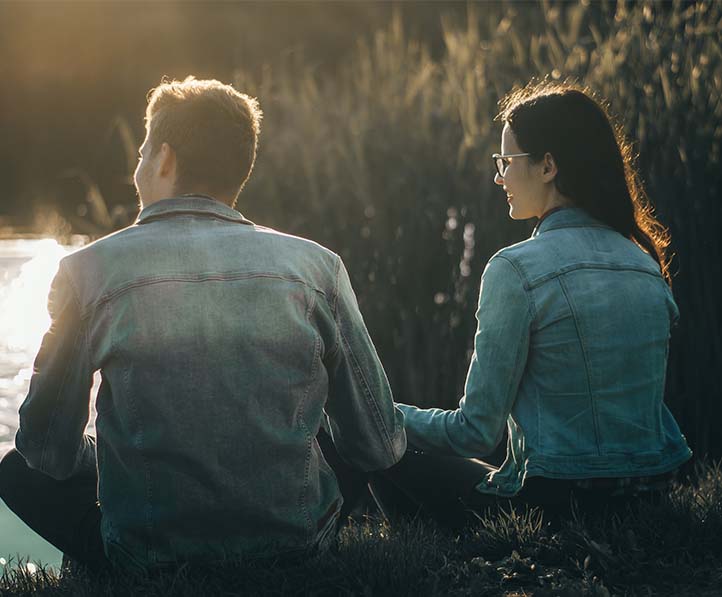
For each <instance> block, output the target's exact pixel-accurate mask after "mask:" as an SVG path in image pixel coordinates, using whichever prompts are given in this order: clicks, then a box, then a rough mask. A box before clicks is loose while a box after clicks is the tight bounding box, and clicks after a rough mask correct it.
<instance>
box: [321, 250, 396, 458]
mask: <svg viewBox="0 0 722 597" xmlns="http://www.w3.org/2000/svg"><path fill="white" fill-rule="evenodd" d="M335 286H336V287H335V290H334V297H333V300H332V303H333V304H332V306H331V308H332V311H333V314H334V320H335V322H334V323H335V325H334V327H335V336H336V341H335V346H334V347H333V349H332V350H330V351H329V354H328V355H327V356H326V357H325V359H324V362H325V365H326V370H327V373H328V378H329V392H328V400H327V402H326V407H325V410H326V413H327V415H328V418H329V425H330V431H331V437H332V438H333V441H334V444H335V446H336V449H337V450H338V452H339V454H340V455H341V456H342V457H343V458H344V460H346V461H347V462H349V463H350V464H353V465H356V466H358V467H359V468H361V469H362V470H365V471H373V470H380V469H385V468H389V467H390V466H392V465H394V464H395V463H396V462H398V461H399V460H400V459H401V457H402V456H403V454H404V452H405V451H406V434H405V432H404V418H403V415H402V414H401V411H400V410H399V409H397V408H396V407H395V406H394V401H393V396H392V394H391V388H390V387H389V382H388V380H387V378H386V373H385V372H384V368H383V366H382V365H381V361H380V360H379V357H378V354H377V353H376V349H375V347H374V345H373V342H372V341H371V338H370V337H369V333H368V331H367V329H366V325H365V324H364V320H363V317H362V316H361V313H360V311H359V308H358V304H357V302H356V295H355V294H354V292H353V289H352V288H351V282H350V280H349V277H348V273H347V272H346V268H345V267H344V265H343V263H342V262H341V260H340V258H339V259H338V262H337V264H336V284H335Z"/></svg>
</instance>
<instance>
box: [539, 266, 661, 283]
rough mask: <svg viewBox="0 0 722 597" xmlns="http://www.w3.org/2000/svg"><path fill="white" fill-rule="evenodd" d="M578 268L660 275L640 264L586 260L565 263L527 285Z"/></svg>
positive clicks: (656, 276) (658, 276) (550, 278)
mask: <svg viewBox="0 0 722 597" xmlns="http://www.w3.org/2000/svg"><path fill="white" fill-rule="evenodd" d="M580 269H600V270H606V271H620V272H638V273H642V274H647V275H648V276H652V277H654V278H661V277H662V276H661V274H660V273H658V272H653V271H649V269H647V268H644V267H641V266H635V265H623V266H618V265H612V264H605V263H590V262H587V263H575V264H574V265H566V266H564V267H560V268H558V269H555V270H554V271H553V272H550V273H548V274H544V275H543V276H540V277H538V278H535V279H534V280H533V281H531V282H529V287H530V288H536V287H537V286H541V285H542V284H543V283H544V282H548V281H549V280H553V279H554V278H558V277H559V276H563V275H564V274H567V273H569V272H572V271H576V270H580Z"/></svg>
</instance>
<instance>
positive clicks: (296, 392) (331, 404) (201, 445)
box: [0, 77, 406, 569]
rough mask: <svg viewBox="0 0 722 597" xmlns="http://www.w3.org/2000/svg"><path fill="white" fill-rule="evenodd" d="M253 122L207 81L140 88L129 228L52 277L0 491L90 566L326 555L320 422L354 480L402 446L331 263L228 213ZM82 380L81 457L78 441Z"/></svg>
mask: <svg viewBox="0 0 722 597" xmlns="http://www.w3.org/2000/svg"><path fill="white" fill-rule="evenodd" d="M260 120H261V112H260V110H259V107H258V104H257V103H256V101H255V100H253V99H251V98H249V97H247V96H246V95H243V94H241V93H239V92H237V91H236V90H234V89H233V88H232V87H231V86H229V85H224V84H222V83H220V82H218V81H200V80H196V79H194V78H192V77H189V78H187V79H186V80H185V81H182V82H180V81H173V82H166V83H163V84H161V85H160V86H159V87H157V88H156V89H154V90H153V91H152V92H151V94H150V96H149V102H148V107H147V112H146V129H147V135H146V138H145V141H144V142H143V145H142V146H141V148H140V161H139V163H138V167H137V169H136V171H135V176H134V181H135V185H136V187H137V190H138V194H139V196H140V204H141V205H140V206H141V211H140V214H139V216H138V219H137V221H136V222H135V224H134V225H132V226H130V227H128V228H126V229H124V230H121V231H119V232H117V233H115V234H112V235H110V236H108V237H106V238H104V239H101V240H99V241H97V242H95V243H93V244H91V245H89V246H88V247H86V248H84V249H82V250H80V251H77V252H76V253H74V254H72V255H70V256H68V257H66V258H65V259H64V260H63V261H62V262H61V264H60V268H59V271H58V273H57V275H56V277H55V280H54V281H53V284H52V288H51V292H50V297H49V310H50V314H51V319H52V324H51V328H50V330H49V332H48V333H47V334H46V336H45V338H44V340H43V344H42V347H41V349H40V351H39V353H38V356H37V359H36V361H35V370H34V374H33V377H32V380H31V383H30V391H29V394H28V396H27V399H26V400H25V402H24V403H23V405H22V406H21V408H20V427H19V430H18V433H17V437H16V448H17V451H11V452H10V453H9V454H8V455H6V457H5V458H4V459H3V461H2V463H1V464H0V495H1V496H2V497H3V498H4V499H5V501H6V502H7V503H8V505H9V507H10V508H11V509H13V510H14V511H15V512H16V513H18V515H19V516H20V517H21V518H23V519H24V520H25V521H26V522H27V523H28V524H29V526H31V527H32V528H34V529H35V530H36V531H37V532H39V533H40V534H41V535H43V536H44V537H46V538H47V539H48V540H49V541H50V542H51V543H53V544H55V545H56V546H57V547H58V548H59V549H61V550H62V551H63V552H65V553H66V554H67V555H68V556H69V557H71V558H73V559H74V560H78V561H80V562H83V563H85V564H87V565H89V566H91V567H103V566H104V565H106V564H107V563H108V562H110V563H113V564H117V565H119V566H121V567H132V568H144V569H147V568H152V567H156V566H162V565H166V564H174V563H178V562H183V561H194V562H195V561H220V560H226V559H234V558H240V557H246V556H277V555H282V554H286V555H288V554H305V553H307V552H309V551H312V550H315V549H318V548H323V547H325V546H326V545H328V544H329V542H330V540H331V539H332V538H333V536H334V535H335V530H336V528H337V526H338V524H337V523H338V520H339V516H340V514H339V513H340V509H341V505H342V501H343V500H342V497H341V493H340V490H339V485H338V482H337V479H336V475H334V472H333V470H332V469H331V467H330V466H329V464H328V463H327V462H326V459H325V458H324V454H323V453H322V452H321V449H320V447H319V440H317V434H319V430H320V429H321V427H322V423H323V424H324V425H326V421H327V424H328V428H329V431H330V433H331V436H332V438H333V444H335V447H336V449H337V450H338V454H340V456H341V457H342V458H343V460H345V461H346V462H347V463H348V464H350V465H351V466H353V467H354V468H356V469H360V470H362V471H372V470H377V469H384V468H388V467H390V466H391V465H393V464H394V463H395V462H397V461H398V460H399V459H400V458H401V456H402V455H403V453H404V450H405V447H406V436H405V434H404V431H403V415H402V414H401V413H400V411H398V410H397V409H395V407H394V405H393V401H392V396H391V391H390V388H389V385H388V382H387V379H386V376H385V374H384V371H383V368H382V366H381V363H380V362H379V359H378V356H377V354H376V351H375V349H374V346H373V344H372V342H371V339H370V338H369V335H368V332H367V330H366V327H365V325H364V322H363V319H362V317H361V314H360V313H359V310H358V306H357V303H356V299H355V296H354V293H353V291H352V289H351V285H350V282H349V278H348V275H347V273H346V270H345V268H344V266H343V264H342V262H341V259H340V258H339V257H338V256H337V255H335V254H334V253H332V252H331V251H329V250H327V249H325V248H323V247H321V246H319V245H318V244H315V243H313V242H311V241H308V240H304V239H301V238H297V237H293V236H289V235H286V234H281V233H279V232H276V231H274V230H270V229H268V228H263V227H260V226H256V225H255V224H253V223H252V222H251V221H249V220H247V219H246V218H244V217H243V216H242V215H241V214H240V213H239V212H238V211H236V210H235V209H233V206H234V204H235V202H236V198H237V196H238V194H239V193H240V191H241V189H242V188H243V186H244V184H245V182H246V180H247V179H248V177H249V175H250V173H251V170H252V168H253V164H254V161H255V156H256V145H257V137H258V133H259V125H260ZM97 370H100V373H101V377H102V384H101V386H100V390H99V392H98V397H97V402H96V407H97V411H98V418H97V422H96V428H97V444H96V440H95V438H92V437H89V436H87V435H84V429H85V426H86V424H87V421H88V405H89V393H90V388H91V384H92V377H93V373H94V372H95V371H97ZM326 417H327V419H326ZM320 441H324V440H323V439H320ZM325 441H328V439H327V438H326V440H325ZM329 445H330V442H329ZM96 455H97V456H96ZM96 457H97V460H96ZM338 462H341V461H340V460H339V461H338ZM96 487H97V492H96Z"/></svg>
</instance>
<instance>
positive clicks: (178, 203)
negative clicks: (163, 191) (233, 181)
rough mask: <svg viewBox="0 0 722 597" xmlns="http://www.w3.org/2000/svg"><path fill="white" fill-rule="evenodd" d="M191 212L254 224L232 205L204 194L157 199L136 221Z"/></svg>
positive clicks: (196, 214) (192, 213)
mask: <svg viewBox="0 0 722 597" xmlns="http://www.w3.org/2000/svg"><path fill="white" fill-rule="evenodd" d="M189 214H190V215H195V216H208V217H212V218H220V219H222V220H228V221H231V222H238V223H239V224H248V225H251V226H252V225H253V222H251V221H250V220H248V219H246V218H245V217H243V214H241V213H240V212H238V211H236V210H235V209H233V208H232V207H229V206H228V205H226V204H225V203H221V202H220V201H216V200H215V199H212V198H211V197H206V196H204V195H182V196H180V197H171V198H169V199H161V200H160V201H156V202H155V203H152V204H151V205H149V206H148V207H145V208H143V210H141V212H140V213H139V214H138V218H137V219H136V221H135V223H136V224H145V223H147V222H150V221H152V220H157V219H159V218H168V217H172V216H176V215H189Z"/></svg>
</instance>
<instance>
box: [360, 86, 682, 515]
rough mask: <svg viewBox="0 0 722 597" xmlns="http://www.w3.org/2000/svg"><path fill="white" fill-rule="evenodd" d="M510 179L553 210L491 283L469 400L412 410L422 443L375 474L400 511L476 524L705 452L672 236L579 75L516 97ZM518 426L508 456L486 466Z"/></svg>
mask: <svg viewBox="0 0 722 597" xmlns="http://www.w3.org/2000/svg"><path fill="white" fill-rule="evenodd" d="M500 116H501V117H502V120H503V122H504V128H503V131H502V136H501V154H495V155H494V156H493V158H494V162H495V164H496V169H497V173H496V176H495V178H494V181H495V182H496V184H498V185H499V186H501V187H502V188H503V190H504V191H505V193H506V200H507V202H508V204H509V215H510V217H511V218H513V219H515V220H525V219H529V218H539V221H538V224H537V225H536V228H535V229H534V232H533V233H532V236H531V238H529V239H527V240H526V241H524V242H521V243H518V244H516V245H512V246H510V247H506V248H504V249H502V250H501V251H499V252H498V253H496V254H495V255H494V256H493V257H492V258H491V260H490V261H489V263H488V264H487V266H486V268H485V270H484V273H483V275H482V279H481V280H482V281H481V291H480V296H479V308H478V311H477V319H478V327H477V331H476V336H475V339H474V347H475V351H474V354H473V356H472V359H471V364H470V367H469V372H468V376H467V379H466V386H465V393H464V396H463V397H462V398H461V400H460V402H459V407H458V408H457V409H456V410H440V409H420V408H417V407H415V406H410V405H406V404H398V407H399V408H400V409H401V410H402V411H403V413H404V415H405V427H406V432H407V436H408V441H409V445H410V448H409V450H408V451H407V453H406V455H405V456H404V458H403V459H402V461H401V462H400V463H399V464H397V465H396V466H395V467H393V468H392V469H389V471H386V472H385V473H382V474H379V475H376V476H375V477H374V479H373V480H372V483H371V488H372V491H373V493H374V495H375V497H376V498H377V501H378V502H379V504H380V505H381V507H382V509H383V510H384V511H385V512H386V513H387V515H391V516H392V515H393V514H395V513H409V514H410V513H413V512H415V511H416V510H418V509H419V508H420V509H421V511H422V512H426V513H427V514H429V515H431V516H433V517H434V518H437V519H439V520H441V521H446V522H454V523H456V522H462V521H463V520H464V517H465V512H468V509H474V510H477V509H480V508H484V507H487V506H491V505H494V504H498V503H500V502H502V503H507V500H510V501H511V502H512V503H516V504H530V505H532V506H537V505H538V506H543V507H544V508H545V510H548V511H549V512H550V513H554V512H556V513H559V514H562V513H564V512H567V511H568V509H569V504H570V501H571V499H570V498H571V497H572V496H574V498H575V500H576V501H577V502H578V503H579V504H580V505H582V507H587V508H592V509H594V508H597V507H598V506H600V505H601V504H608V505H613V506H614V505H623V504H625V503H627V502H628V501H629V500H634V499H637V498H638V497H639V496H652V495H654V494H655V491H660V490H663V489H664V488H666V487H667V485H668V483H669V481H670V479H671V478H672V477H673V476H674V471H675V470H676V469H677V468H678V467H679V466H680V465H681V464H682V463H684V462H685V461H686V460H688V459H689V458H690V456H691V451H690V449H689V448H688V446H687V444H686V441H685V439H684V436H683V435H682V434H681V433H680V430H679V427H678V426H677V423H676V422H675V420H674V418H673V417H672V415H671V414H670V412H669V410H668V409H667V407H666V406H665V405H664V403H663V392H664V381H665V370H666V365H667V353H668V342H669V334H670V328H671V327H672V325H673V324H674V323H675V321H676V319H677V318H678V310H677V307H676V305H675V303H674V300H673V298H672V293H671V291H670V286H669V284H670V274H669V258H668V256H667V253H666V249H667V246H668V244H669V236H668V233H667V231H666V230H665V229H664V228H663V227H662V226H661V224H660V223H659V222H658V221H657V220H656V219H655V218H654V216H653V214H652V211H651V208H650V207H649V205H648V203H647V201H646V197H645V194H644V190H643V188H642V186H641V184H640V182H639V178H638V177H637V175H636V173H635V171H634V169H633V167H632V164H631V157H632V154H631V148H630V146H629V145H628V144H627V143H625V142H624V140H623V139H622V136H621V132H620V131H619V130H618V129H615V128H614V127H613V126H612V124H611V123H610V120H609V117H608V116H607V113H606V111H605V109H604V108H603V107H602V106H601V105H600V104H599V103H597V102H596V101H595V100H594V99H592V97H591V95H590V94H589V93H587V92H585V91H584V90H581V89H578V88H576V87H575V86H572V85H570V84H567V83H548V82H543V83H537V84H532V85H529V86H527V87H526V88H525V89H523V90H520V91H516V92H514V93H512V94H510V95H509V96H508V97H507V98H505V100H503V102H502V112H501V114H500ZM505 427H506V428H507V429H508V443H507V454H506V460H505V461H504V463H503V464H502V466H501V468H499V469H497V468H495V467H493V466H491V465H489V464H487V463H485V462H484V461H483V460H480V459H481V458H484V457H486V456H488V455H489V454H491V453H492V452H493V450H494V448H495V447H496V446H497V444H498V443H499V442H500V440H501V437H502V435H503V432H504V429H505Z"/></svg>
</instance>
